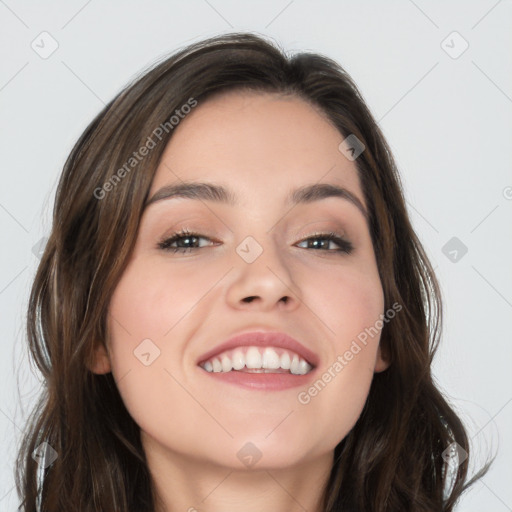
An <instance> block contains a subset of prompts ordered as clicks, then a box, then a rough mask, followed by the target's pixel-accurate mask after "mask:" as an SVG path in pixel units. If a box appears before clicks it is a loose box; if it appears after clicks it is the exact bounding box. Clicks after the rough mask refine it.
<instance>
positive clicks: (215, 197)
mask: <svg viewBox="0 0 512 512" xmlns="http://www.w3.org/2000/svg"><path fill="white" fill-rule="evenodd" d="M177 197H183V198H188V199H196V200H202V201H213V202H215V203H223V204H227V205H229V206H236V205H238V204H239V203H238V200H237V197H236V194H235V193H234V192H233V191H232V190H231V189H229V188H226V187H224V186H222V185H217V184H215V183H206V182H196V181H194V182H191V181H189V182H187V181H184V182H180V183H176V184H172V185H166V186H164V187H162V188H160V189H159V190H157V191H156V192H155V194H154V195H153V196H152V197H151V199H148V200H147V201H146V204H145V205H144V209H146V208H147V207H148V206H149V205H151V204H153V203H156V202H158V201H163V200H168V199H173V198H177ZM329 197H338V198H340V199H344V200H347V201H349V202H350V203H352V204H353V205H354V206H356V207H357V208H358V209H359V211H360V212H361V213H362V214H363V216H364V218H365V219H366V220H367V221H368V212H367V210H366V208H365V207H364V206H363V204H362V203H361V201H360V200H359V198H358V197H357V196H356V195H354V194H353V193H352V192H350V190H347V189H346V188H343V187H339V186H338V185H332V184H330V183H314V184H312V185H305V186H302V187H299V188H296V189H294V190H292V191H291V192H290V193H289V194H288V195H287V197H286V204H287V205H297V204H309V203H313V202H315V201H320V200H322V199H327V198H329Z"/></svg>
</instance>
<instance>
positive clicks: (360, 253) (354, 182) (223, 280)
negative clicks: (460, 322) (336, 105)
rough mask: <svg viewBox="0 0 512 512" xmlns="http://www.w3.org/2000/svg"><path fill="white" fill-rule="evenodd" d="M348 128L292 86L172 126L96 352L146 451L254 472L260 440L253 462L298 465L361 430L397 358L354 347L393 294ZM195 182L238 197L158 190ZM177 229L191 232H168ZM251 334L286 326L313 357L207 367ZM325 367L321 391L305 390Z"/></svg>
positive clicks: (200, 111)
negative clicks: (383, 273) (260, 369)
mask: <svg viewBox="0 0 512 512" xmlns="http://www.w3.org/2000/svg"><path fill="white" fill-rule="evenodd" d="M343 138H344V137H343V136H342V135H341V134H340V133H339V132H338V130H336V129H335V128H334V127H333V125H332V124H330V123H329V122H328V121H327V120H326V119H325V118H324V117H323V116H322V115H321V114H320V113H319V112H318V111H317V110H315V109H314V108H313V107H312V106H310V105H309V104H308V103H306V102H304V101H303V100H301V99H299V98H297V97H286V98H285V97H282V96H278V95H271V94H261V93H247V92H244V93H242V92H235V93H233V92H231V93H228V94H225V95H222V96H219V97H216V98H214V99H211V100H209V101H206V102H205V103H204V104H201V103H200V104H199V105H198V107H197V108H196V109H194V111H193V112H192V113H191V114H189V115H188V116H187V117H186V118H185V119H184V120H182V121H181V122H180V125H179V126H178V127H177V128H176V129H175V133H174V134H173V138H172V139H171V141H170V142H169V144H168V146H167V148H166V150H165V153H164V155H163V157H162V160H161V162H160V165H159V167H158V169H157V172H156V175H155V178H154V180H153V183H152V187H151V191H150V194H149V197H150V199H151V198H153V197H154V200H152V201H151V200H150V204H149V205H148V206H147V207H146V209H145V211H144V214H143V217H142V219H141V224H140V228H139V232H138V237H137V241H136V245H135V248H134V251H133V254H132V257H131V260H130V262H129V264H128V266H127V268H126V270H125V272H124V274H123V276H122V277H121V280H120V282H119V284H118V286H117V288H116V290H115V292H114V294H113V296H112V300H111V303H110V309H109V313H110V314H109V316H108V318H109V333H110V339H109V340H108V341H107V346H108V352H109V353H108V356H107V355H106V354H104V353H103V354H102V352H101V349H99V352H98V358H97V362H96V367H95V368H94V371H96V372H98V373H102V372H107V371H112V373H113V375H114V378H115V380H116V382H117V384H118V388H119V392H120V394H121V396H122V399H123V401H124V403H125V405H126V407H127V409H128V411H129V412H130V414H131V416H132V417H133V419H134V420H135V421H136V422H137V424H138V425H139V426H140V427H141V430H142V434H141V435H142V440H143V444H144V447H145V450H146V452H147V453H148V457H149V458H150V459H152V460H155V461H157V460H159V461H163V460H167V461H169V460H172V459H173V458H174V459H181V460H188V461H196V462H200V463H202V464H204V463H208V462H210V463H212V464H214V465H221V466H224V467H231V468H244V467H245V466H244V463H243V460H242V459H243V457H242V455H244V454H246V453H249V454H251V450H252V451H253V452H254V454H256V456H257V457H259V456H261V459H260V460H259V461H258V462H257V464H256V467H257V468H277V467H291V466H293V465H295V464H298V463H301V462H307V461H308V460H312V459H314V458H318V457H330V456H332V450H333V449H334V447H335V446H336V445H337V444H338V443H339V442H340V441H341V440H342V439H343V438H344V437H345V436H346V435H347V433H348V432H349V430H350V429H351V428H352V427H353V426H354V424H355V422H356V421H357V418H358V417H359V415H360V413H361V411H362V408H363V406H364V403H365V400H366V397H367V395H368V391H369V387H370V384H371V381H372V378H373V375H374V372H375V371H380V370H382V369H384V368H385V367H386V364H385V363H384V362H383V361H382V359H381V358H380V351H379V349H378V343H379V336H378V335H376V336H374V337H373V338H371V337H370V338H368V341H367V343H366V344H363V343H361V342H359V346H360V350H359V351H357V353H356V351H355V350H352V354H353V357H350V359H348V358H347V357H344V354H346V352H347V351H350V350H351V347H354V345H353V342H354V340H357V337H358V335H360V333H361V332H363V331H364V330H365V328H370V327H372V326H374V325H375V324H376V322H377V321H378V320H379V318H381V317H380V315H381V314H382V313H384V299H383V291H382V287H381V282H380V278H379V273H378V270H377V264H376V261H375V255H374V251H373V247H372V241H371V237H370V232H369V229H368V225H367V221H366V218H365V215H364V213H363V212H364V210H365V209H366V205H365V202H364V196H363V193H362V190H361V188H360V184H359V180H358V176H357V171H356V166H355V163H354V162H353V161H350V160H349V159H347V158H346V157H345V156H344V154H343V153H342V152H340V151H339V149H338V146H339V145H340V143H341V142H342V140H343ZM185 182H186V183H189V184H190V183H192V184H196V185H197V184H198V183H199V182H200V183H203V184H205V183H206V184H210V185H215V186H216V187H223V188H224V189H226V191H227V194H226V196H227V197H224V196H223V193H222V192H218V191H217V193H216V194H214V196H213V197H212V188H208V187H202V188H200V189H194V190H195V192H191V191H190V188H189V191H188V192H187V194H188V195H189V197H176V196H174V197H167V198H166V197H165V196H166V195H167V196H168V195H169V192H170V190H169V189H166V190H163V191H162V189H163V188H165V187H167V186H169V185H180V186H181V185H184V183H185ZM323 184H327V185H331V187H323V188H322V187H317V189H313V192H314V191H315V190H316V192H317V193H316V196H315V194H314V193H311V194H302V199H301V198H300V197H299V195H300V194H296V195H295V199H296V200H297V201H293V200H292V199H293V196H292V194H293V191H295V190H297V189H303V190H304V188H305V187H309V186H311V185H313V186H315V185H317V186H318V185H323ZM334 187H338V189H344V190H345V192H343V191H342V192H341V195H340V194H337V195H336V194H333V190H334ZM205 189H206V193H207V192H208V191H209V192H210V198H209V199H208V198H207V195H205ZM326 190H327V191H328V192H329V193H328V194H326V193H325V192H326ZM159 191H160V192H159ZM193 193H195V194H196V195H198V196H199V197H200V198H201V199H197V198H196V199H194V198H192V197H190V196H191V195H192V194H193ZM155 194H158V195H157V196H155ZM290 198H292V199H290ZM214 199H215V200H214ZM220 199H230V201H227V200H226V201H223V200H220ZM181 230H186V231H188V232H190V233H193V234H194V236H188V237H187V236H183V237H182V238H181V239H179V240H174V241H172V240H171V241H169V239H170V238H171V237H172V236H173V235H174V234H175V233H176V232H179V231H181ZM326 233H335V234H336V237H339V239H341V240H338V239H334V240H329V239H326V238H325V234H326ZM307 239H309V240H307ZM166 240H167V242H165V241H166ZM162 242H165V243H162ZM159 244H160V245H159ZM173 248H178V249H179V250H178V252H176V251H173ZM255 331H257V332H270V331H271V332H281V333H285V334H287V335H288V336H289V337H291V338H293V339H294V340H296V341H298V342H299V343H300V344H301V345H302V346H303V347H305V349H306V351H305V352H304V353H303V355H305V354H307V353H308V352H307V350H309V351H310V352H309V353H312V354H313V355H312V357H310V358H309V359H315V361H316V364H315V367H314V368H313V370H312V371H310V372H309V373H306V374H305V375H290V374H289V373H288V371H287V372H286V373H287V374H286V375H285V376H284V377H283V378H284V379H285V381H286V382H287V383H288V384H287V385H285V386H279V385H277V386H275V385H269V386H265V385H264V386H263V388H264V389H261V387H260V388H253V387H251V384H250V382H251V380H250V379H252V382H254V380H255V379H256V378H260V377H261V378H262V379H266V378H267V377H266V376H265V375H262V374H257V375H255V374H251V376H250V377H247V379H248V380H247V381H244V380H243V379H244V377H243V376H242V377H241V381H240V382H232V381H231V380H230V379H229V378H227V379H226V378H225V375H228V374H224V376H223V375H222V374H220V373H216V372H211V373H210V372H208V371H206V370H205V368H204V364H203V365H202V366H201V365H200V364H199V363H200V362H203V363H204V361H205V357H206V356H207V355H208V354H210V355H211V354H212V349H215V348H216V347H217V346H219V345H221V344H222V343H224V342H225V341H226V340H228V339H229V338H231V337H232V336H234V335H237V334H240V333H248V332H255ZM143 340H144V341H143ZM250 344H251V343H250V342H249V345H250ZM271 344H272V343H270V342H269V343H266V342H264V343H263V345H264V346H268V345H271ZM277 344H278V342H276V345H277ZM281 345H283V344H281ZM235 348H236V347H231V348H230V350H232V351H234V350H235ZM263 350H264V347H261V352H263ZM300 350H301V349H300V347H297V346H288V347H287V348H286V350H285V349H284V348H283V347H282V346H281V347H275V350H274V351H273V352H274V353H276V354H277V356H282V355H283V353H284V352H285V351H288V352H289V353H290V356H291V358H293V355H294V353H297V352H300ZM243 351H245V352H243V353H244V354H246V353H247V351H248V349H247V348H245V349H243ZM217 352H218V351H217ZM269 353H270V352H269ZM228 355H233V352H230V353H229V354H228ZM298 355H300V354H298ZM253 356H254V354H253ZM340 357H341V358H342V359H340ZM271 358H274V359H275V356H274V355H273V354H271ZM210 359H211V358H210ZM218 359H219V362H221V363H222V357H219V358H218ZM342 360H343V361H344V362H343V363H342V362H341V361H342ZM211 361H212V360H211ZM309 362H312V361H309ZM336 363H338V364H336ZM284 366H286V365H284ZM340 366H341V369H340ZM306 368H307V367H306ZM208 369H209V368H208ZM217 369H218V368H217ZM302 373H303V372H302ZM233 374H234V372H231V375H233ZM326 374H330V376H331V377H330V378H328V377H325V375H326ZM238 377H240V374H238ZM272 378H275V375H274V376H273V377H272ZM272 378H270V379H269V380H268V381H267V382H271V381H272ZM292 379H297V380H296V381H293V380H292ZM319 379H320V380H322V382H323V384H324V385H323V386H321V387H319V388H320V391H317V393H314V392H309V391H308V390H309V389H311V386H313V385H314V383H315V382H316V381H318V380H319ZM239 380H240V379H239ZM274 380H275V379H274ZM244 382H245V384H244ZM260 382H266V381H264V380H262V381H260ZM272 382H273V381H272ZM306 395H307V396H308V397H309V398H310V399H309V400H307V403H305V402H306V400H304V399H303V400H300V399H299V397H303V398H304V396H306ZM249 442H250V443H252V444H253V445H254V447H251V446H249V445H247V444H246V443H249ZM241 449H242V452H241V453H240V452H239V451H240V450H241ZM237 454H238V455H237Z"/></svg>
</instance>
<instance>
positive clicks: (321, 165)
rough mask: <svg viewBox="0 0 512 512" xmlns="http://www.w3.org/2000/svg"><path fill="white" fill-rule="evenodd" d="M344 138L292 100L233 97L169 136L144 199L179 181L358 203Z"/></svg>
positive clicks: (201, 108) (197, 113)
mask: <svg viewBox="0 0 512 512" xmlns="http://www.w3.org/2000/svg"><path fill="white" fill-rule="evenodd" d="M343 139H344V136H343V135H342V134H341V133H340V132H339V131H338V130H337V128H336V127H335V126H334V125H333V124H332V123H331V122H330V121H329V120H328V119H327V117H326V116H325V114H323V112H321V111H320V110H319V109H318V108H316V107H314V106H312V105H311V104H309V103H308V102H306V101H305V100H303V99H301V98H299V97H297V96H283V95H281V94H274V93H260V92H246V91H243V92H241V91H236V92H228V93H223V94H222V95H220V96H217V97H214V98H211V99H208V100H206V101H205V102H204V103H199V104H198V106H196V107H195V108H194V109H193V110H192V111H191V113H190V114H188V115H187V116H186V117H185V118H184V119H182V120H181V121H180V123H179V125H178V126H177V127H176V128H175V129H174V132H173V136H172V138H171V140H170V141H169V143H168V145H167V147H166V149H165V151H164V154H163V156H162V159H161V161H160V165H159V167H158V169H157V172H156V174H155V177H154V179H153V183H152V187H151V191H150V195H152V194H153V193H154V192H155V191H156V190H157V189H159V188H160V187H162V186H165V185H168V184H173V183H179V182H180V180H192V181H194V180H198V181H199V180H201V181H204V180H211V181H215V182H224V183H229V184H230V188H232V189H235V190H238V192H239V193H240V195H242V196H247V195H252V194H254V193H255V192H256V191H257V190H261V189H262V185H263V184H264V185H266V188H267V195H268V193H271V192H272V191H276V192H277V191H279V190H289V189H290V188H292V187H294V186H297V185H300V184H306V183H308V184H309V183H315V182H320V181H321V182H329V183H332V184H337V185H339V186H343V187H346V188H347V189H349V190H351V191H352V192H353V193H354V194H355V195H357V196H358V197H359V198H360V200H361V202H362V203H363V204H364V200H363V197H362V193H361V190H360V185H359V178H358V175H357V168H356V165H355V163H354V162H352V161H350V160H348V159H347V158H346V157H345V156H344V155H343V153H341V152H340V151H339V149H338V147H339V145H340V143H341V142H342V140H343Z"/></svg>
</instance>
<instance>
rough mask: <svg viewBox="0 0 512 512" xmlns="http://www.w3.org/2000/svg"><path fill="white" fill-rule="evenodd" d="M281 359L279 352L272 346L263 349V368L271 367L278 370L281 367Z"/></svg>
mask: <svg viewBox="0 0 512 512" xmlns="http://www.w3.org/2000/svg"><path fill="white" fill-rule="evenodd" d="M280 364H281V360H280V358H279V356H278V355H277V352H276V351H275V350H274V349H273V348H270V347H266V348H265V350H264V351H263V357H262V361H261V366H262V368H270V369H272V370H276V369H277V368H279V367H280Z"/></svg>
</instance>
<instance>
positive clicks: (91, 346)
mask: <svg viewBox="0 0 512 512" xmlns="http://www.w3.org/2000/svg"><path fill="white" fill-rule="evenodd" d="M440 327H441V303H440V293H439V288H438V285H437V282H436V278H435V275H434V273H433V270H432V268H431V266H430V264H429V262H428V259H427V257H426V255H425V252H424V250H423V248H422V246H421V244H420V242H419V240H418V238H417V237H416V235H415V233H414V231H413V229H412V227H411V224H410V221H409V218H408V215H407V212H406V209H405V201H404V198H403V194H402V190H401V186H400V181H399V177H398V174H397V171H396V167H395V164H394V162H393V159H392V156H391V153H390V150H389V147H388V145H387V144H386V141H385V140H384V137H383V135H382V133H381V131H380V129H379V128H378V126H377V125H376V123H375V121H374V119H373V118H372V116H371V114H370V112H369V110H368V108H367V107H366V106H365V103H364V101H363V99H362V97H361V95H360V93H359V92H358V90H357V87H356V86H355V84H354V83H353V81H352V80H351V79H350V77H349V76H348V75H347V74H346V73H345V72H344V71H343V69H342V68H341V67H340V66H339V65H337V64H336V63H335V62H333V61H331V60H329V59H327V58H325V57H322V56H319V55H314V54H299V55H296V56H293V57H287V56H286V55H285V54H284V53H283V52H282V51H281V50H279V49H278V48H276V47H275V46H273V45H272V44H270V43H268V42H267V41H265V40H263V39H262V38H260V37H258V36H255V35H251V34H230V35H225V36H220V37H217V38H212V39H209V40H206V41H202V42H199V43H196V44H194V45H191V46H190V47H187V48H185V49H183V50H181V51H179V52H177V53H176V54H174V55H172V56H171V57H169V58H167V59H166V60H164V61H163V62H162V63H160V64H159V65H157V66H155V67H154V68H153V69H151V70H149V71H147V72H146V73H145V74H143V75H142V76H141V77H140V78H138V79H137V80H135V81H134V82H133V83H132V84H130V85H129V86H128V87H126V88H125V89H124V90H123V91H122V92H121V93H120V94H119V95H118V96H117V97H116V98H115V99H114V100H113V101H111V102H110V103H109V104H108V105H107V106H106V107H105V109H104V110H103V111H102V112H101V113H100V114H99V115H98V116H97V117H96V119H95V120H94V121H93V122H92V123H91V124H90V126H89V127H88V128H87V130H86V131H85V133H84V134H83V135H82V137H81V138H80V140H79V141H78V142H77V144H76V146H75V147H74V149H73V150H72V152H71V155H70V156H69V158H68V160H67V162H66V164H65V168H64V171H63V174H62V177H61V180H60V183H59V187H58V190H57V196H56V202H55V208H54V224H53V231H52V233H51V236H50V237H49V240H48V244H47V247H46V249H45V252H44V255H43V257H42V260H41V264H40V267H39V269H38V273H37V276H36V279H35V282H34V286H33V290H32V293H31V297H30V305H29V315H28V333H29V342H30V348H31V351H32V354H33V357H34V359H35V362H36V364H37V365H38V368H39V369H40V371H41V372H42V374H43V376H44V378H45V381H46V384H47V386H46V392H45V394H44V396H42V397H41V402H40V406H39V408H38V409H37V411H36V412H35V414H34V419H33V423H32V424H31V425H30V428H29V429H28V431H27V434H26V437H25V439H24V444H23V447H22V449H21V450H20V454H19V459H18V467H17V470H18V492H19V493H20V495H21V496H22V499H23V503H22V506H21V507H20V509H21V510H24V511H33V510H36V509H37V510H40V511H60V510H81V511H82V510H84V511H85V510H87V511H100V510H101V511H105V510H112V511H114V510H115V511H123V512H124V511H126V512H128V511H174V510H190V511H192V510H209V511H216V510H223V511H225V510H235V509H236V510H239V509H244V510H246V511H250V510H272V511H276V512H278V511H281V510H283V511H284V510H286V511H292V510H310V511H372V512H377V511H379V512H384V511H405V510H407V511H409V510H410V511H439V510H446V511H450V510H453V508H454V505H455V503H456V501H457V499H458V498H459V496H460V495H461V493H462V491H463V490H464V489H465V488H467V487H468V486H469V485H470V484H471V483H472V482H473V481H474V480H475V479H476V478H478V477H479V476H481V474H483V473H481V474H479V475H477V476H476V477H475V478H474V479H473V480H471V481H470V482H466V479H467V467H468V452H469V446H468V439H467V436H466V432H465V430H464V427H463V425H462V423H461V421H460V419H459V418H458V417H457V415H456V414H455V412H454V411H453V410H452V408H451V407H450V406H449V404H448V403H447V402H446V401H445V399H444V398H443V396H442V394H441V393H440V391H439V390H438V389H437V388H436V386H435V385H434V383H433V380H432V375H431V368H430V363H431V360H432V357H433V355H434V353H435V350H436V347H437V344H438V342H439V333H440Z"/></svg>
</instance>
